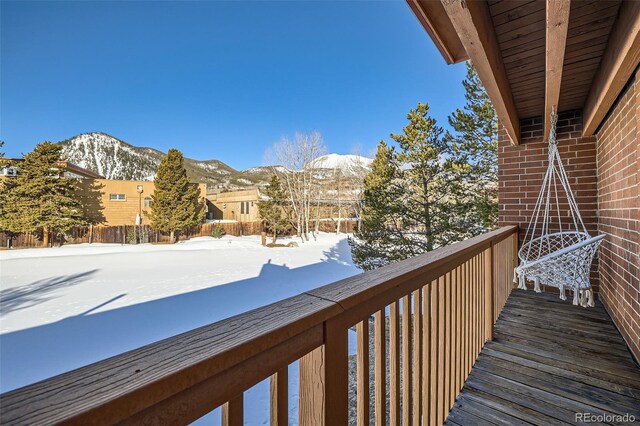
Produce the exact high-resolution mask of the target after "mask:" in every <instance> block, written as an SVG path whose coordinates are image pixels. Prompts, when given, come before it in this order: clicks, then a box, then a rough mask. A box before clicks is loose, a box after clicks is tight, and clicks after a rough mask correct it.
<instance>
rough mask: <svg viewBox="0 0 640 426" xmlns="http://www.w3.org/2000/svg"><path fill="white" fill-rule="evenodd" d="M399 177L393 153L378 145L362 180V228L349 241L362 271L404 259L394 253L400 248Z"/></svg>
mask: <svg viewBox="0 0 640 426" xmlns="http://www.w3.org/2000/svg"><path fill="white" fill-rule="evenodd" d="M399 175H400V169H399V168H398V160H397V155H396V153H395V150H394V149H393V148H391V147H389V146H387V144H386V143H385V142H384V141H380V143H379V144H378V149H377V152H376V157H375V159H374V160H373V163H372V164H371V171H370V172H369V173H368V174H367V175H366V176H365V178H364V191H363V203H362V213H361V215H360V219H361V226H360V229H359V230H357V231H356V232H355V233H354V237H355V238H349V245H350V246H351V255H352V257H353V261H354V262H355V263H356V264H357V265H358V266H360V267H361V268H362V269H364V270H371V269H375V268H377V267H380V266H383V265H386V264H387V263H389V262H391V261H394V260H400V259H403V258H404V256H403V255H402V254H401V253H400V252H398V251H397V250H395V248H396V247H397V246H401V245H402V242H401V241H402V232H401V229H400V222H401V209H400V205H399V203H398V198H399V195H400V194H399V193H401V192H402V187H398V185H397V180H398V178H399Z"/></svg>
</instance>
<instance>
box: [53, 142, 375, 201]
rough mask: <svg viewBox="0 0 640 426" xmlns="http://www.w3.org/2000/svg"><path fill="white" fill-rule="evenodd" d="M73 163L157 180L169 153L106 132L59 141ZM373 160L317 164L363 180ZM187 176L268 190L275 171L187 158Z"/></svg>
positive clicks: (329, 159)
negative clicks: (162, 162)
mask: <svg viewBox="0 0 640 426" xmlns="http://www.w3.org/2000/svg"><path fill="white" fill-rule="evenodd" d="M58 143H59V144H60V145H62V147H63V148H62V155H63V157H65V158H66V159H67V160H68V161H69V162H71V163H73V164H76V165H78V166H80V167H83V168H85V169H89V170H91V171H94V172H96V173H98V174H100V175H102V176H104V177H106V178H107V179H128V180H153V178H154V177H155V175H156V171H157V169H158V165H159V164H160V161H161V160H162V158H163V157H164V155H165V153H164V152H162V151H159V150H157V149H154V148H145V147H137V146H134V145H131V144H129V143H127V142H124V141H122V140H120V139H118V138H115V137H113V136H110V135H108V134H106V133H83V134H81V135H78V136H75V137H73V138H70V139H67V140H64V141H61V142H58ZM372 162H373V160H372V159H370V158H366V157H362V156H359V155H340V154H328V155H323V156H322V157H318V158H316V159H315V160H314V161H313V166H314V167H315V168H317V169H319V170H320V171H323V172H324V173H322V175H323V176H324V175H325V174H332V173H333V172H334V171H335V170H336V169H339V170H341V171H342V172H343V173H344V174H345V175H347V176H354V177H362V176H363V173H365V172H367V171H369V170H370V168H371V163H372ZM184 163H185V168H186V169H187V175H189V177H190V178H191V179H192V180H193V181H195V182H203V183H206V184H207V186H208V187H209V188H210V189H212V190H238V189H244V188H255V187H264V186H266V185H267V184H268V182H269V179H270V178H271V175H272V174H273V171H274V169H279V170H281V171H282V170H283V168H282V167H281V166H275V168H274V167H273V166H259V167H251V168H249V169H246V170H242V171H239V170H235V169H234V168H232V167H230V166H228V165H227V164H225V163H223V162H222V161H219V160H204V161H202V160H193V159H191V158H185V159H184Z"/></svg>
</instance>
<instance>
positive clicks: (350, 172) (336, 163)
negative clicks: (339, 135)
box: [312, 154, 373, 176]
mask: <svg viewBox="0 0 640 426" xmlns="http://www.w3.org/2000/svg"><path fill="white" fill-rule="evenodd" d="M371 163H373V160H372V159H371V158H367V157H363V156H361V155H341V154H327V155H323V156H321V157H318V158H316V159H315V160H313V162H312V165H313V167H315V168H317V169H322V170H327V171H329V170H336V169H339V170H341V171H342V173H344V174H345V175H347V176H363V175H364V173H366V172H368V171H369V170H370V169H371Z"/></svg>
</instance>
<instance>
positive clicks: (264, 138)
mask: <svg viewBox="0 0 640 426" xmlns="http://www.w3.org/2000/svg"><path fill="white" fill-rule="evenodd" d="M0 8H1V9H0V13H1V18H0V19H1V22H0V24H1V30H0V31H1V34H0V36H1V40H0V43H1V45H0V48H1V54H0V55H1V57H0V60H1V63H0V73H1V74H0V90H1V92H0V138H1V139H2V140H4V141H5V143H6V145H5V147H4V151H5V152H6V154H7V155H8V156H13V157H16V156H20V154H21V153H25V152H28V151H30V150H31V149H32V148H33V146H34V145H35V144H37V143H39V142H41V141H44V140H51V141H59V140H63V139H67V138H69V137H72V136H74V135H77V134H80V133H84V132H91V131H100V132H106V133H109V134H111V135H113V136H115V137H117V138H119V139H122V140H124V141H126V142H129V143H131V144H133V145H137V146H151V147H154V148H157V149H160V150H163V151H166V150H167V149H168V148H171V147H177V148H179V149H181V150H182V151H183V152H184V154H185V155H186V156H187V157H191V158H196V159H201V160H204V159H213V158H215V159H219V160H222V161H224V162H226V163H228V164H229V165H231V166H232V167H235V168H240V169H242V168H246V167H250V166H254V165H260V164H263V162H264V153H265V150H266V149H267V148H268V147H269V146H271V145H273V144H274V143H275V142H277V141H278V140H279V139H280V138H281V137H282V136H285V135H292V134H294V133H295V132H297V131H299V132H309V131H312V130H317V131H319V132H321V133H322V135H323V136H324V141H325V144H326V145H327V147H328V150H329V152H338V153H342V154H348V153H351V152H352V151H353V150H354V148H356V149H358V150H359V151H360V152H361V153H364V154H369V153H371V152H373V149H374V148H375V146H376V144H377V142H378V141H379V140H380V139H383V138H384V139H386V140H388V136H389V133H390V132H400V131H401V129H402V127H403V126H404V125H405V123H406V113H407V112H408V110H409V108H411V107H413V106H415V105H416V103H417V102H419V101H420V102H428V103H429V104H430V105H431V112H432V114H433V116H434V117H436V118H437V119H438V121H439V122H440V124H442V125H445V124H446V117H447V116H448V115H449V114H450V113H451V112H452V111H453V110H454V109H455V108H457V107H462V106H463V104H464V93H463V88H462V84H461V81H462V79H463V78H464V73H465V66H464V65H463V64H458V65H453V66H447V65H446V64H445V62H444V60H443V59H442V57H441V56H440V54H439V53H438V51H437V50H436V48H435V46H434V45H433V43H432V42H431V40H430V39H429V37H428V35H427V34H426V32H425V31H424V29H423V28H422V27H421V26H420V24H419V23H418V21H417V19H416V18H415V16H414V15H413V13H412V12H411V10H410V9H409V7H408V6H407V5H406V3H405V2H404V1H384V2H364V1H362V2H342V1H341V2H330V1H317V2H305V1H279V2H272V1H264V2H256V1H254V2H214V1H211V2H178V1H175V2H142V1H140V2H134V1H124V2H80V1H77V2H60V1H54V2H32V1H29V2H6V1H2V3H1V5H0Z"/></svg>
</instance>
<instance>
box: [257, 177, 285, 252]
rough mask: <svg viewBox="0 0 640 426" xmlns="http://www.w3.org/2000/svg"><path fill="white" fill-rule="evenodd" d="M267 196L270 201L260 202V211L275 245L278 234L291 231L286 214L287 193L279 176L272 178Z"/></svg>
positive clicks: (266, 192) (267, 189)
mask: <svg viewBox="0 0 640 426" xmlns="http://www.w3.org/2000/svg"><path fill="white" fill-rule="evenodd" d="M265 195H266V196H267V197H268V198H269V199H268V200H262V201H259V202H258V211H259V212H260V217H261V218H262V220H263V221H264V222H265V226H266V229H267V231H269V233H270V234H271V235H272V237H273V240H272V241H271V243H272V244H275V242H276V239H277V237H278V232H285V231H288V230H289V229H291V220H290V218H289V217H288V215H287V214H286V199H287V193H286V191H285V190H284V188H283V187H282V184H281V182H280V179H279V178H278V176H277V175H273V176H272V177H271V181H270V182H269V186H267V188H266V191H265Z"/></svg>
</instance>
